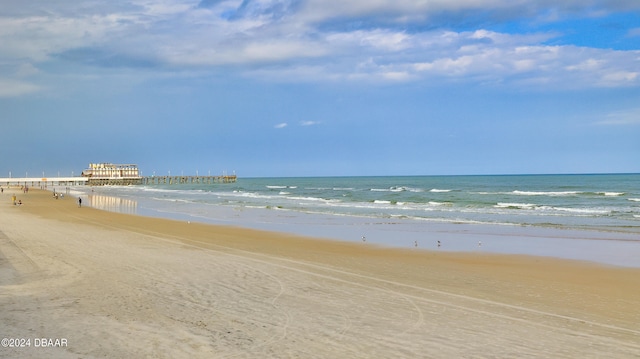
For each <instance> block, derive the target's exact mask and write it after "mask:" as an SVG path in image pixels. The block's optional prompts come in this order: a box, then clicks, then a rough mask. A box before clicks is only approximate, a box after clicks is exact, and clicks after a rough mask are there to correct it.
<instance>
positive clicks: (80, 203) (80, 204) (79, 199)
mask: <svg viewBox="0 0 640 359" xmlns="http://www.w3.org/2000/svg"><path fill="white" fill-rule="evenodd" d="M78 207H82V198H81V197H78Z"/></svg>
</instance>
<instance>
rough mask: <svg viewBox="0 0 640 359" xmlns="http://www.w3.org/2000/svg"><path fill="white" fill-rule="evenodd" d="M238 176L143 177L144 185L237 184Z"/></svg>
mask: <svg viewBox="0 0 640 359" xmlns="http://www.w3.org/2000/svg"><path fill="white" fill-rule="evenodd" d="M236 180H237V177H236V175H230V176H229V175H224V176H151V177H142V179H141V183H142V184H144V185H160V184H214V183H235V182H236Z"/></svg>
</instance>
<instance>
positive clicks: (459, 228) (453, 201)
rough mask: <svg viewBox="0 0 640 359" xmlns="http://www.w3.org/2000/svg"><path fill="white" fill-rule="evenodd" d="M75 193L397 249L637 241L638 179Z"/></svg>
mask: <svg viewBox="0 0 640 359" xmlns="http://www.w3.org/2000/svg"><path fill="white" fill-rule="evenodd" d="M73 190H74V191H76V193H75V194H77V195H82V196H83V197H84V198H85V202H83V204H84V203H87V204H88V205H90V206H93V207H96V208H99V209H105V210H111V211H118V212H125V213H131V214H140V215H147V216H156V217H164V218H171V219H178V220H186V221H198V222H204V223H212V224H225V225H233V226H241V227H249V228H256V229H265V230H275V231H281V232H288V233H295V234H301V235H305V236H311V237H322V238H332V239H339V240H351V241H357V240H362V241H367V242H371V243H380V244H384V245H392V246H412V245H413V246H417V245H418V243H419V242H418V241H420V243H424V242H425V238H428V239H427V240H428V241H429V246H433V245H434V243H436V242H437V240H435V239H434V238H435V233H438V234H437V236H438V238H443V239H445V237H450V238H453V236H452V233H454V232H455V233H460V232H469V233H474V234H475V235H474V236H471V240H472V241H473V242H474V243H475V242H476V240H477V242H478V244H481V242H482V239H483V238H485V242H487V240H489V241H490V240H491V238H493V237H496V235H499V236H501V237H500V238H502V239H504V238H505V237H509V235H512V237H511V238H513V237H522V236H523V235H524V236H525V237H526V236H529V237H536V238H545V239H548V237H553V238H555V237H562V238H586V239H592V240H610V239H614V240H617V241H618V242H635V243H636V244H640V174H592V175H496V176H398V177H301V178H242V177H240V178H238V181H237V182H236V183H229V184H210V185H203V184H173V185H150V186H122V187H117V186H115V187H93V188H90V187H74V188H73ZM496 228H502V229H500V230H496ZM525 229H526V230H525ZM576 231H578V232H576ZM483 233H484V234H488V236H485V237H483V238H480V237H479V234H483ZM532 233H533V235H532ZM558 233H561V235H558ZM489 235H493V237H491V236H489ZM467 237H469V236H467ZM460 246H463V247H464V246H465V244H458V245H456V246H452V248H455V249H460V248H458V247H460ZM466 246H467V247H469V244H468V243H466ZM485 246H486V245H485ZM636 247H637V246H636ZM634 248H635V247H634ZM530 251H531V250H530V248H529V250H528V251H525V252H527V253H529V252H530ZM636 260H637V261H638V263H640V260H638V259H635V258H634V259H632V261H636Z"/></svg>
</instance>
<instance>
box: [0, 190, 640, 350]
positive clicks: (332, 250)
mask: <svg viewBox="0 0 640 359" xmlns="http://www.w3.org/2000/svg"><path fill="white" fill-rule="evenodd" d="M49 194H50V192H46V191H38V190H33V191H30V193H29V194H27V195H24V196H22V195H18V196H19V198H20V197H22V199H23V205H22V206H12V205H10V203H9V198H10V196H8V195H7V192H6V191H5V194H4V195H3V196H2V197H0V199H2V202H0V203H2V205H1V206H0V225H1V227H0V228H2V230H1V231H0V286H1V287H2V289H3V290H2V292H0V309H2V310H0V320H2V322H3V323H6V326H5V333H3V334H4V335H5V336H9V337H31V338H35V337H41V338H42V337H44V338H65V339H67V341H68V343H69V345H68V346H67V347H64V348H57V347H56V348H44V349H43V348H40V349H37V348H0V355H1V356H9V357H16V356H21V357H27V358H28V357H41V356H42V355H46V356H50V357H78V356H82V357H88V358H91V357H105V356H107V357H132V356H133V357H140V356H154V357H173V358H192V357H203V358H204V357H212V356H214V357H225V356H239V357H246V358H255V357H283V356H287V357H289V356H298V357H309V358H315V357H317V358H320V357H354V358H367V357H391V356H394V357H425V356H426V357H464V356H467V357H469V356H472V357H555V358H572V357H576V356H579V357H585V358H596V357H598V358H607V357H611V358H624V357H633V356H635V355H637V353H638V350H640V345H639V344H638V343H639V342H640V341H639V339H640V324H639V323H640V313H639V312H638V311H637V308H638V306H640V298H639V297H638V296H637V288H638V287H639V286H640V269H638V268H626V267H612V266H607V265H599V264H595V263H588V262H582V261H572V260H561V259H554V258H548V257H536V256H523V255H503V254H490V253H473V252H464V253H463V252H444V251H428V250H411V249H408V248H404V249H403V248H387V247H382V246H378V245H374V244H369V243H367V244H363V243H348V242H342V241H332V240H318V239H310V238H304V237H301V236H295V235H289V234H283V233H277V232H265V231H258V230H252V229H245V228H236V227H224V226H212V225H208V224H201V223H194V222H192V223H187V222H184V221H172V220H166V219H158V218H151V217H144V216H134V215H129V214H120V213H113V212H105V211H101V210H97V209H93V208H84V207H83V208H78V206H77V203H76V202H75V199H74V198H72V197H70V196H65V198H64V199H59V200H55V199H53V198H51V197H50V195H49ZM587 344H588V345H587ZM42 350H48V352H43V351H42Z"/></svg>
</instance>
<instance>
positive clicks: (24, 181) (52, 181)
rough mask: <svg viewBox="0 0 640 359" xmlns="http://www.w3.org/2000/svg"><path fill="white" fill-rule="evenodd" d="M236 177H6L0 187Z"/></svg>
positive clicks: (231, 178)
mask: <svg viewBox="0 0 640 359" xmlns="http://www.w3.org/2000/svg"><path fill="white" fill-rule="evenodd" d="M236 180H237V177H236V175H224V176H149V177H50V178H40V177H13V178H12V177H6V178H0V186H5V187H9V186H27V187H39V188H46V187H48V186H85V185H87V186H129V185H147V186H152V185H173V184H215V183H235V182H236Z"/></svg>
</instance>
